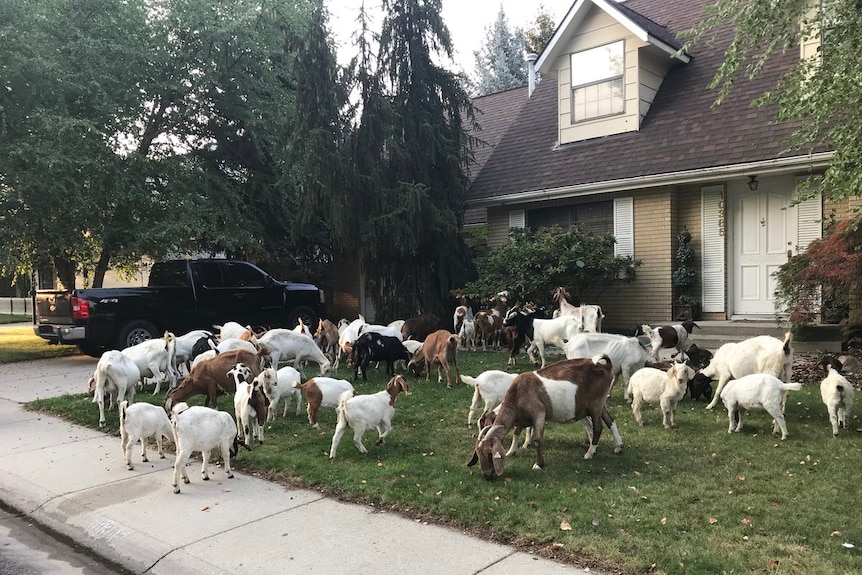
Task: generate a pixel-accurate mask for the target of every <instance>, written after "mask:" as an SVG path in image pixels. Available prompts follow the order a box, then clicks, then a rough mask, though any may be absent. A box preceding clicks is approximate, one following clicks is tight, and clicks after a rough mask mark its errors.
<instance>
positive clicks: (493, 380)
mask: <svg viewBox="0 0 862 575" xmlns="http://www.w3.org/2000/svg"><path fill="white" fill-rule="evenodd" d="M516 375H517V374H516V373H508V372H506V371H500V370H498V369H489V370H488V371H483V372H482V373H480V374H479V375H477V376H476V377H470V376H469V375H463V374H462V375H461V381H462V382H464V383H465V384H467V385H469V386H470V387H472V388H474V390H475V391H473V401H472V403H470V411H468V412H467V425H473V416H475V415H476V411H477V410H478V409H479V402H480V401H482V400H484V401H485V408H484V409H483V411H482V413H487V412H489V411H492V410H493V409H494V408H496V407H497V406H498V405H500V404H501V403H502V402H503V396H504V395H505V394H506V390H507V389H509V385H510V384H511V383H512V380H513V379H515V376H516ZM477 421H478V420H477ZM480 429H481V426H480Z"/></svg>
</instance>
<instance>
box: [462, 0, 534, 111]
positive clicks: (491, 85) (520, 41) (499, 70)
mask: <svg viewBox="0 0 862 575" xmlns="http://www.w3.org/2000/svg"><path fill="white" fill-rule="evenodd" d="M473 56H474V57H475V59H476V79H475V81H474V83H475V85H476V89H477V90H478V94H479V95H480V96H481V95H485V94H492V93H494V92H502V91H503V90H508V89H510V88H517V87H519V86H524V85H525V84H526V83H527V67H526V64H525V61H524V32H523V31H522V30H521V29H520V28H515V29H514V30H510V29H509V21H508V19H507V18H506V13H505V12H504V11H503V6H502V5H501V6H500V11H499V12H498V13H497V19H496V20H495V21H494V23H493V24H492V25H491V26H486V27H485V40H484V42H483V43H482V47H481V48H480V49H479V50H477V51H475V52H473Z"/></svg>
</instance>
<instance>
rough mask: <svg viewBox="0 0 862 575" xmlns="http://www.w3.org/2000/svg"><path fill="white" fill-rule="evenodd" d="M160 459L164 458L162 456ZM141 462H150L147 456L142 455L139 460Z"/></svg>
mask: <svg viewBox="0 0 862 575" xmlns="http://www.w3.org/2000/svg"><path fill="white" fill-rule="evenodd" d="M162 457H164V456H162ZM141 461H143V462H144V463H149V462H150V460H149V459H147V456H146V455H144V456H143V457H142V458H141Z"/></svg>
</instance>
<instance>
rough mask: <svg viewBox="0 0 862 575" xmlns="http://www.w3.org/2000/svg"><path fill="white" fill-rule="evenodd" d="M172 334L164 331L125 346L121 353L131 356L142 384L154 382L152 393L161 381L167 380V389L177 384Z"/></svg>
mask: <svg viewBox="0 0 862 575" xmlns="http://www.w3.org/2000/svg"><path fill="white" fill-rule="evenodd" d="M175 339H176V338H175V337H174V335H173V334H172V333H171V332H169V331H166V332H165V335H164V337H161V338H157V339H148V340H147V341H142V342H141V343H139V344H137V345H133V346H131V347H127V348H126V349H124V350H123V351H122V353H123V354H125V355H127V356H128V357H130V358H132V360H133V361H134V362H135V364H136V365H137V366H138V371H139V372H140V375H139V376H138V377H139V380H140V382H141V384H142V385H148V384H150V383H155V384H156V389H155V391H154V392H153V395H155V394H157V393H159V391H160V390H161V386H162V382H163V381H165V380H167V381H168V383H169V389H173V388H175V387H176V386H177V381H178V380H179V374H178V373H177V371H176V370H175V369H174V365H176V359H175V358H176V345H175V341H174V340H175Z"/></svg>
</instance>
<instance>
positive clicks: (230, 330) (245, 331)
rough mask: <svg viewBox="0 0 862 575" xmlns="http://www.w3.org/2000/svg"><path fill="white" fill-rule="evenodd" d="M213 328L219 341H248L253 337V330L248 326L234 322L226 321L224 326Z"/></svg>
mask: <svg viewBox="0 0 862 575" xmlns="http://www.w3.org/2000/svg"><path fill="white" fill-rule="evenodd" d="M213 327H214V328H215V329H216V330H218V332H219V335H218V338H219V340H221V341H224V340H226V339H232V338H237V339H250V338H251V336H253V335H254V330H252V329H251V326H250V325H246V326H243V325H241V324H238V323H237V322H235V321H226V322H225V323H224V325H214V326H213Z"/></svg>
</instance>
